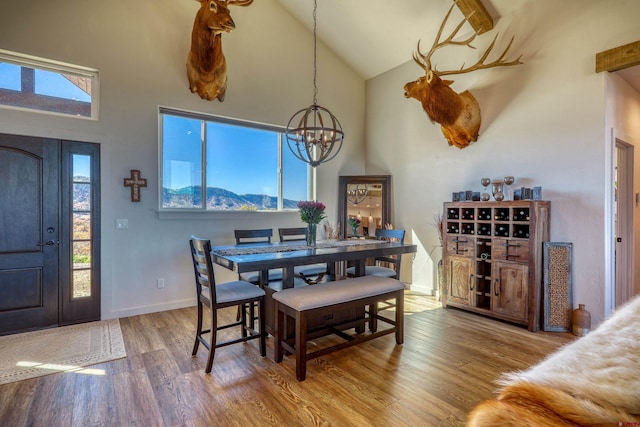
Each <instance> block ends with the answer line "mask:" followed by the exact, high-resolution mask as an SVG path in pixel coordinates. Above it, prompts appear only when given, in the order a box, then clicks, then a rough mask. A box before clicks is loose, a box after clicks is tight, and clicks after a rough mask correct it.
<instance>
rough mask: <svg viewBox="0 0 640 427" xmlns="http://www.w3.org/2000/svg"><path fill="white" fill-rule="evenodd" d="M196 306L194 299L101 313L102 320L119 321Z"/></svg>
mask: <svg viewBox="0 0 640 427" xmlns="http://www.w3.org/2000/svg"><path fill="white" fill-rule="evenodd" d="M194 305H196V300H195V298H187V299H183V300H177V301H170V302H166V303H162V304H153V305H140V306H137V307H130V308H126V309H122V310H115V311H112V312H111V313H102V316H101V318H102V320H107V319H119V318H121V317H129V316H138V315H140V314H149V313H157V312H159V311H167V310H176V309H178V308H185V307H193V306H194Z"/></svg>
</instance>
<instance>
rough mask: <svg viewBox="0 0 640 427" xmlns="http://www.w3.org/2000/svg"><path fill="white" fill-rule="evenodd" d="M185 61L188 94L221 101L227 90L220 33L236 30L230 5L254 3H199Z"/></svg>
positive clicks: (210, 0)
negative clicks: (196, 94)
mask: <svg viewBox="0 0 640 427" xmlns="http://www.w3.org/2000/svg"><path fill="white" fill-rule="evenodd" d="M198 1H199V2H200V9H199V10H198V13H196V18H195V20H194V22H193V31H192V32H191V50H190V51H189V56H188V58H187V77H189V88H190V89H191V92H192V93H194V92H198V95H200V98H202V99H206V100H208V101H212V100H214V99H216V98H218V100H219V101H220V102H222V101H224V95H225V92H226V90H227V62H226V60H225V58H224V54H223V53H222V33H225V32H226V33H229V32H231V31H233V30H235V28H236V24H235V23H234V22H233V19H231V13H230V12H229V6H249V5H250V4H251V3H253V0H198Z"/></svg>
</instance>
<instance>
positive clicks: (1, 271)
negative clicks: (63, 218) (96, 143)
mask: <svg viewBox="0 0 640 427" xmlns="http://www.w3.org/2000/svg"><path fill="white" fill-rule="evenodd" d="M59 158H60V142H59V141H57V140H49V139H46V138H34V137H24V136H14V135H0V334H2V333H8V332H16V331H22V330H29V329H36V328H41V327H46V326H52V325H57V324H58V311H59V310H58V304H59V297H58V294H59V292H58V291H59V286H58V259H59V248H60V246H59V244H60V242H59V239H60V238H59V229H60V219H59V206H60V203H59V188H60V185H59V184H60V171H59Z"/></svg>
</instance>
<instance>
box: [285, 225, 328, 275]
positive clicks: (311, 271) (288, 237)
mask: <svg viewBox="0 0 640 427" xmlns="http://www.w3.org/2000/svg"><path fill="white" fill-rule="evenodd" d="M308 233H309V229H308V228H307V227H289V228H278V237H280V242H282V243H285V242H300V241H304V242H306V241H307V235H308ZM293 271H294V273H295V274H296V276H298V277H300V278H302V279H303V280H304V281H305V282H307V283H313V282H317V281H318V280H321V279H322V277H318V276H319V275H323V276H324V275H325V274H326V273H327V264H324V263H317V264H309V265H299V266H297V267H294V269H293Z"/></svg>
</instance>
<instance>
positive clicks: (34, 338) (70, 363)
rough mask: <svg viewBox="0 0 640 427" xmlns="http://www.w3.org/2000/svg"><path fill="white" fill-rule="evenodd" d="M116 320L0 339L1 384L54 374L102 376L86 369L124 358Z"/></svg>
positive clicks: (93, 370) (120, 334) (120, 333)
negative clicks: (72, 373)
mask: <svg viewBox="0 0 640 427" xmlns="http://www.w3.org/2000/svg"><path fill="white" fill-rule="evenodd" d="M126 356H127V353H126V351H125V348H124V341H123V339H122V331H121V330H120V322H119V321H118V319H110V320H102V321H99V322H89V323H81V324H78V325H71V326H63V327H60V328H52V329H46V330H41V331H34V332H25V333H22V334H15V335H7V336H4V337H0V384H7V383H11V382H14V381H21V380H26V379H28V378H35V377H39V376H43V375H49V374H53V373H56V372H74V373H78V374H93V375H100V374H103V373H104V372H102V371H101V370H96V369H87V368H86V367H87V366H91V365H95V364H98V363H103V362H108V361H111V360H116V359H121V358H123V357H126Z"/></svg>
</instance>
